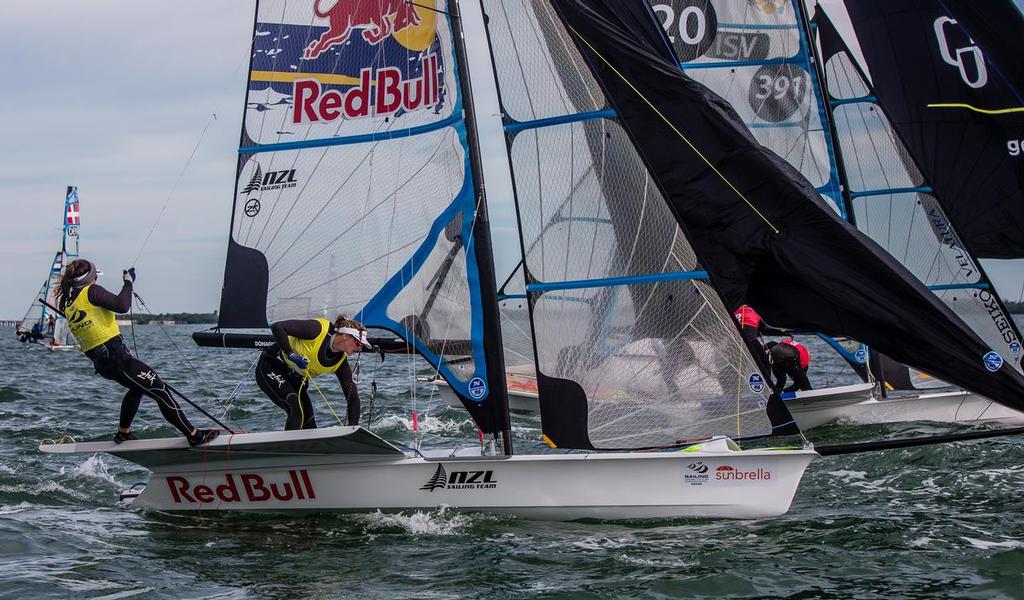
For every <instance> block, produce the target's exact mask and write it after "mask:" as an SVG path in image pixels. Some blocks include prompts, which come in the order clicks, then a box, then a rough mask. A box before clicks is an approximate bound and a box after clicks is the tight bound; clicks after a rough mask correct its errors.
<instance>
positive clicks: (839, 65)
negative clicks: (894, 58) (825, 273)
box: [816, 3, 1024, 387]
mask: <svg viewBox="0 0 1024 600" xmlns="http://www.w3.org/2000/svg"><path fill="white" fill-rule="evenodd" d="M854 4H857V3H854ZM857 10H859V9H857ZM925 12H929V11H925ZM930 14H932V16H929V17H928V18H923V17H921V18H915V19H913V20H912V21H913V22H915V23H917V24H918V25H920V26H919V27H917V28H916V29H913V28H911V29H908V30H907V31H904V32H903V33H901V34H900V35H910V33H909V31H918V30H919V31H924V29H922V27H923V25H922V24H923V23H924V22H925V21H927V23H928V24H930V23H932V22H933V21H935V20H940V21H941V20H942V18H943V17H942V15H941V9H940V8H939V6H938V3H936V5H935V9H934V10H933V11H930ZM901 18H905V17H901ZM816 22H817V24H818V30H819V32H820V39H821V48H822V55H823V60H824V66H825V80H826V82H827V90H828V94H829V97H830V101H831V103H832V105H833V116H834V119H835V124H836V130H837V132H838V138H839V142H840V149H841V151H842V156H843V164H844V165H845V167H846V177H847V180H848V182H849V186H850V192H849V194H850V197H851V199H852V204H853V210H854V212H853V217H854V218H853V222H854V223H855V224H856V225H857V227H858V228H859V229H860V230H861V231H863V232H864V233H866V234H867V235H869V236H871V238H872V239H873V240H875V241H876V242H878V243H879V244H880V245H881V246H882V247H883V248H885V249H886V250H887V251H888V252H889V253H890V254H892V255H893V256H894V257H895V258H896V259H897V260H899V261H900V262H901V263H902V264H903V265H904V266H906V267H907V268H908V269H909V270H910V271H911V272H912V273H913V274H914V275H915V276H916V277H917V278H918V279H920V280H921V281H922V282H923V283H924V284H925V285H927V286H928V288H929V289H931V290H932V291H933V292H934V293H935V295H936V296H937V297H938V298H940V299H941V300H942V302H943V303H945V304H946V305H947V306H949V307H950V308H951V309H952V310H953V311H954V312H955V313H956V314H957V315H958V316H960V317H961V318H962V319H963V320H964V321H965V322H966V323H967V324H968V326H970V328H971V329H972V330H973V331H974V332H975V333H977V334H978V335H979V336H980V337H981V338H982V339H983V340H985V342H986V343H987V344H988V345H989V346H990V347H991V348H992V350H993V351H994V352H995V353H996V356H993V357H992V360H993V361H994V362H993V364H995V362H1002V361H1005V362H1006V363H1007V364H1009V365H1010V366H1011V368H1014V369H1016V370H1017V371H1020V370H1021V358H1022V356H1024V354H1022V352H1021V342H1020V337H1019V334H1018V333H1017V330H1016V326H1015V325H1014V324H1013V321H1012V319H1011V318H1010V317H1009V315H1008V313H1007V312H1006V310H1005V308H1004V306H1003V305H1002V302H1001V301H1000V300H999V298H998V294H997V292H996V290H995V289H994V288H993V286H992V282H991V281H990V280H989V279H988V277H987V275H986V274H985V272H984V270H983V268H982V266H981V264H980V263H979V262H978V261H977V260H976V259H975V257H974V256H972V255H971V252H970V245H969V244H966V243H965V241H964V240H963V239H962V238H961V237H960V234H959V231H960V228H961V221H960V220H956V219H952V218H951V216H950V214H949V213H948V211H947V207H948V206H956V205H958V204H962V203H963V202H965V201H966V200H965V198H964V197H962V196H961V195H963V196H967V197H975V196H977V195H978V194H981V195H984V194H985V193H986V192H985V190H981V189H977V190H973V191H972V188H977V187H978V185H979V182H977V181H975V180H976V179H977V178H978V176H979V175H978V171H979V169H981V167H980V166H979V162H978V161H977V160H976V157H973V156H972V157H967V156H966V155H960V156H959V158H957V159H956V160H955V161H954V163H955V164H952V165H950V166H949V167H948V169H949V170H950V171H951V172H948V173H943V174H942V177H941V180H942V182H943V186H944V187H941V188H940V187H935V186H934V185H933V180H932V179H930V177H926V176H925V174H924V173H922V170H921V168H920V166H921V165H922V164H923V163H922V160H924V161H931V160H934V159H933V158H930V156H931V154H930V152H931V151H929V152H928V153H923V152H921V150H920V149H915V150H914V151H910V150H909V149H908V147H907V145H906V143H905V142H904V140H906V139H907V135H908V132H907V130H906V129H905V128H904V129H898V128H895V127H894V124H893V122H892V121H890V119H889V113H890V109H889V106H891V105H894V104H895V105H898V106H900V107H901V109H900V110H901V111H902V113H901V114H902V115H903V118H907V115H908V114H909V113H912V112H915V111H913V110H912V105H913V103H914V100H913V99H912V98H909V97H904V96H903V92H902V90H905V89H908V86H906V85H905V86H901V87H900V88H899V89H898V90H897V89H889V90H887V96H885V97H888V98H889V103H887V104H885V105H880V104H879V100H880V98H882V97H883V96H882V95H880V94H879V93H878V91H877V90H876V89H875V88H874V87H873V85H872V84H871V83H869V82H868V80H867V76H866V75H865V70H864V69H863V68H862V67H861V65H859V64H858V63H857V62H855V60H854V59H853V58H852V57H851V53H850V52H849V50H848V49H847V46H846V44H845V42H844V41H843V39H842V38H841V37H840V35H839V33H838V32H837V30H836V29H835V27H834V26H833V24H832V22H831V21H830V20H829V19H828V17H827V15H826V14H824V13H822V14H819V15H818V16H817V17H816ZM929 27H931V26H930V25H929ZM928 31H931V29H928ZM923 36H924V34H923V33H922V34H921V35H912V36H911V37H912V38H913V39H914V40H915V43H916V44H918V45H920V46H929V45H934V43H935V41H934V40H933V39H930V38H927V37H923ZM871 40H872V43H880V41H879V40H878V39H877V38H874V37H872V38H871ZM893 43H898V42H896V41H893ZM867 45H869V44H868V40H863V39H862V40H861V47H865V46H867ZM865 53H866V55H867V56H874V55H875V53H874V52H872V51H868V50H866V51H865ZM870 66H871V72H872V73H873V74H874V73H875V72H876V71H884V70H885V68H886V67H884V66H879V67H877V68H876V67H875V66H874V65H870ZM920 68H922V69H925V68H927V65H925V64H923V63H922V65H921V67H920ZM876 77H877V75H876ZM908 82H909V80H908ZM909 87H913V86H912V85H910V86H909ZM897 94H899V95H900V96H899V97H898V98H897V97H894V96H896V95H897ZM920 109H921V112H923V111H928V110H933V109H928V108H926V107H924V106H921V107H920ZM974 127H976V126H972V125H966V126H964V125H961V126H958V128H959V129H962V130H963V131H964V132H965V135H967V137H966V138H965V139H972V138H973V136H974V135H976V134H977V132H975V131H974V130H973V129H974ZM927 130H928V131H931V132H937V133H935V134H936V135H939V134H940V133H941V132H942V130H943V129H942V127H941V125H940V126H938V127H936V125H935V124H933V123H932V124H929V126H928V129H927ZM922 135H924V133H923V132H918V133H917V134H914V137H915V138H918V137H920V136H922ZM929 135H930V134H929ZM915 148H916V146H915ZM947 158H948V159H949V160H953V158H949V157H947ZM954 158H955V157H954ZM986 172H987V171H986ZM954 183H955V185H954ZM1018 185H1019V184H1018ZM1022 206H1024V204H1022ZM887 371H888V370H887ZM934 381H935V380H934V379H932V378H928V377H927V376H924V378H922V375H921V374H920V373H914V372H913V370H912V371H911V373H910V379H909V382H910V383H911V384H912V385H913V387H933V386H934V385H935V383H934Z"/></svg>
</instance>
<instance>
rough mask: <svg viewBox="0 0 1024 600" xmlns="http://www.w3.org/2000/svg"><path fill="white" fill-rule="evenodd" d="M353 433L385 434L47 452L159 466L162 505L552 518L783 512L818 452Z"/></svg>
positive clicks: (154, 484)
mask: <svg viewBox="0 0 1024 600" xmlns="http://www.w3.org/2000/svg"><path fill="white" fill-rule="evenodd" d="M353 434H356V435H355V436H354V437H356V438H361V439H363V440H364V441H365V440H367V439H371V438H373V439H376V440H380V438H376V436H374V435H373V434H371V433H369V432H367V431H366V430H363V429H361V428H358V427H341V428H329V429H319V430H312V431H298V432H273V433H258V434H239V435H233V436H222V437H221V438H218V439H217V440H214V442H212V443H211V444H210V446H209V447H207V448H204V449H189V448H188V447H187V445H185V442H184V440H181V439H174V440H140V441H137V442H125V443H124V444H122V445H120V446H117V447H112V446H113V445H112V443H107V442H93V443H78V444H58V445H49V446H41V447H40V448H41V449H42V450H43V451H44V452H51V453H60V454H68V453H82V452H87V453H91V452H96V451H111V452H112V453H114V454H116V455H117V456H119V457H121V458H125V459H127V460H131V461H133V462H138V463H140V464H144V465H145V466H148V467H149V468H150V469H151V470H152V471H153V474H152V476H151V477H150V480H149V483H148V485H147V486H146V488H145V490H144V491H143V492H142V493H141V494H140V495H139V496H138V498H137V499H136V500H135V502H136V504H138V505H141V506H145V507H148V508H153V509H158V510H170V511H198V510H203V511H211V510H218V511H220V510H245V511H252V510H260V511H353V512H354V511H374V510H382V511H403V510H423V509H427V510H430V509H434V508H438V507H442V506H445V507H449V508H452V509H455V510H463V511H481V512H488V513H499V514H510V515H516V516H520V517H526V518H532V519H551V520H574V519H582V518H594V519H643V518H671V517H720V518H762V517H773V516H777V515H781V514H783V513H785V512H786V511H787V510H789V506H790V503H791V502H792V499H793V495H794V494H795V493H796V489H797V486H798V485H799V483H800V479H801V477H802V476H803V473H804V470H805V469H806V468H807V465H808V464H809V463H810V462H811V461H812V460H813V459H814V458H815V457H817V456H818V455H817V453H815V452H814V451H813V450H810V449H803V450H776V451H772V450H760V451H758V450H747V451H723V452H710V451H698V452H652V453H590V454H547V455H530V456H512V457H481V456H479V450H478V449H474V450H475V453H476V454H477V455H476V456H466V455H465V453H463V452H460V453H459V454H462V455H461V456H443V457H440V456H439V457H423V456H415V455H413V454H412V453H409V452H403V451H401V450H398V449H397V448H394V447H391V448H386V447H383V446H381V447H378V448H373V447H367V446H365V445H364V446H361V447H358V448H354V449H353V448H349V449H346V448H343V447H342V446H341V445H339V444H343V443H344V442H345V441H346V440H345V438H346V437H349V436H353ZM253 436H261V437H260V438H259V439H256V440H254V441H253ZM380 441H381V442H383V440H380ZM321 443H331V444H335V446H334V447H333V448H326V447H318V446H317V444H321ZM274 444H277V446H274ZM282 444H284V446H282ZM384 444H386V442H384ZM133 446H135V447H134V448H133ZM285 446H287V448H286V447H285ZM302 447H305V448H306V449H307V451H306V452H301V451H299V450H300V448H302ZM232 448H234V450H233V449H232ZM261 448H262V449H263V450H266V451H265V452H264V451H262V450H261ZM447 454H451V452H448V453H447ZM168 461H170V462H168Z"/></svg>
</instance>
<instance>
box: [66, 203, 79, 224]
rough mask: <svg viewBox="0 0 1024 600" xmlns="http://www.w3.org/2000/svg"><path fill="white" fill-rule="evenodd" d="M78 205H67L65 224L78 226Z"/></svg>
mask: <svg viewBox="0 0 1024 600" xmlns="http://www.w3.org/2000/svg"><path fill="white" fill-rule="evenodd" d="M78 215H79V213H78V203H77V202H75V203H74V204H68V214H67V224H68V225H78Z"/></svg>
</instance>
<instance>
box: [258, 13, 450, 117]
mask: <svg viewBox="0 0 1024 600" xmlns="http://www.w3.org/2000/svg"><path fill="white" fill-rule="evenodd" d="M307 2H308V4H307V6H308V5H312V6H310V8H311V9H312V10H311V14H308V16H306V15H302V16H301V17H299V16H298V15H297V14H295V15H291V14H290V15H289V17H288V18H289V20H292V21H293V23H280V22H260V23H258V24H257V35H256V38H255V40H254V43H253V62H252V71H251V73H250V85H249V89H250V102H249V108H250V109H251V110H256V111H266V110H275V109H277V108H279V105H282V106H284V107H287V109H288V110H289V112H290V115H289V117H288V118H287V122H288V123H290V124H291V125H299V124H327V123H332V122H333V123H335V125H336V124H337V123H338V122H344V121H345V120H352V119H359V118H363V117H374V116H377V117H379V116H394V117H398V116H401V115H402V114H404V113H408V112H414V111H420V110H425V109H433V111H434V112H435V113H438V112H440V109H441V107H442V105H443V103H444V102H443V101H444V96H445V93H444V92H445V90H444V88H443V85H444V72H445V65H444V57H443V53H442V47H441V43H440V41H439V37H438V31H437V28H438V25H439V24H444V23H445V21H444V20H443V17H442V18H439V17H438V13H437V12H436V11H434V10H431V9H432V8H433V7H434V5H435V4H436V2H432V1H431V0H420V1H419V2H406V1H405V0H379V1H376V0H375V1H374V2H362V1H356V0H307ZM292 12H296V11H292ZM442 14H443V13H442ZM261 17H267V18H279V15H277V14H275V15H273V16H271V14H269V13H267V14H261ZM311 40H312V41H311ZM268 88H269V90H268ZM254 92H255V94H254ZM285 133H293V132H292V131H287V132H285ZM336 134H337V132H332V135H336Z"/></svg>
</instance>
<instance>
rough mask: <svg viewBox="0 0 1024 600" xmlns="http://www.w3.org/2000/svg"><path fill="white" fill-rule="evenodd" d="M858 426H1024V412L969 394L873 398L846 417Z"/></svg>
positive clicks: (942, 393) (852, 409)
mask: <svg viewBox="0 0 1024 600" xmlns="http://www.w3.org/2000/svg"><path fill="white" fill-rule="evenodd" d="M844 418H845V419H846V420H849V421H852V422H854V423H863V424H874V423H900V422H906V421H936V422H939V423H1001V424H1004V425H1024V413H1021V412H1019V411H1016V410H1013V409H1011V408H1007V407H1005V406H1003V405H1002V404H998V403H996V402H993V401H991V400H989V399H988V398H985V397H983V396H979V395H977V394H972V393H970V392H965V391H962V390H960V391H955V392H938V393H930V394H919V395H914V396H908V397H896V398H894V397H889V398H885V399H882V400H876V399H872V400H869V401H867V402H865V403H863V404H858V405H855V406H853V407H851V410H850V411H849V414H847V415H845V417H844Z"/></svg>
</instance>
